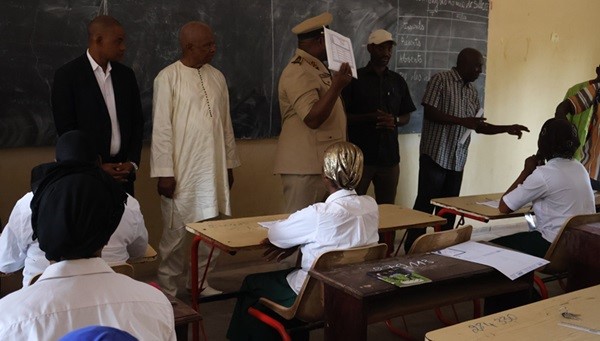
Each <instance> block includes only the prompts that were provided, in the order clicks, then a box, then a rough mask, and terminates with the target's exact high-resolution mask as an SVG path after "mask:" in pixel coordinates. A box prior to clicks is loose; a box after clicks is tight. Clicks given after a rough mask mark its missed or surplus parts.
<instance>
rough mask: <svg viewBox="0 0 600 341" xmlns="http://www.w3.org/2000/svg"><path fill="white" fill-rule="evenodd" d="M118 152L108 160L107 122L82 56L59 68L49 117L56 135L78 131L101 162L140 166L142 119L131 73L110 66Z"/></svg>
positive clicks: (137, 90)
mask: <svg viewBox="0 0 600 341" xmlns="http://www.w3.org/2000/svg"><path fill="white" fill-rule="evenodd" d="M111 66H112V70H111V78H112V84H113V89H114V93H115V105H116V109H117V119H118V121H119V128H120V131H121V149H120V150H119V153H118V154H117V155H115V156H114V157H111V156H110V138H111V134H112V133H111V122H110V116H109V114H108V109H107V107H106V103H105V102H104V97H103V96H102V92H101V91H100V87H99V86H98V82H97V81H96V77H95V76H94V72H93V70H92V66H91V64H90V61H89V60H88V58H87V55H86V54H84V55H83V56H81V57H79V58H77V59H75V60H73V61H71V62H69V63H67V64H65V65H63V66H62V67H60V68H59V69H58V70H56V73H55V74H54V84H53V86H52V114H53V115H54V124H55V125H56V130H57V132H58V135H59V136H60V135H62V134H64V133H65V132H67V131H70V130H75V129H77V130H82V131H84V132H85V133H87V134H89V136H91V137H92V138H93V140H94V141H95V142H96V148H97V150H98V153H99V154H100V155H101V156H102V162H125V161H133V162H135V163H136V164H137V165H139V164H140V154H141V151H142V138H143V128H144V122H143V120H144V119H143V115H142V103H141V100H140V91H139V88H138V84H137V80H136V78H135V74H134V72H133V70H132V69H130V68H128V67H127V66H125V65H123V64H120V63H118V62H111Z"/></svg>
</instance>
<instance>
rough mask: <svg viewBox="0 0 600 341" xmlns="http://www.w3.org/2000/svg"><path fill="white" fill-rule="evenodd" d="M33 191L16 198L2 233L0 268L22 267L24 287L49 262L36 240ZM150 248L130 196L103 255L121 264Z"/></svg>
mask: <svg viewBox="0 0 600 341" xmlns="http://www.w3.org/2000/svg"><path fill="white" fill-rule="evenodd" d="M32 198H33V193H32V192H29V193H27V194H25V195H24V196H23V197H22V198H21V199H19V201H17V203H16V205H15V207H14V208H13V210H12V212H11V214H10V217H9V218H8V223H7V224H6V226H5V227H4V230H3V231H2V233H1V234H0V271H1V272H4V273H9V272H15V271H18V270H19V269H21V268H23V286H24V287H26V286H28V285H29V281H30V280H31V278H32V277H33V276H35V275H37V274H40V273H42V272H43V271H44V269H46V268H47V267H48V265H49V264H50V263H49V262H48V260H47V259H46V254H45V253H44V251H42V250H40V246H39V243H38V241H37V240H35V241H34V240H33V239H32V236H33V228H32V227H31V208H30V207H29V204H30V203H31V199H32ZM147 247H148V231H147V230H146V225H145V224H144V217H143V216H142V212H141V211H140V204H139V203H138V201H137V200H136V199H135V198H134V197H132V196H130V195H127V204H126V205H125V211H124V212H123V217H122V218H121V222H119V225H118V226H117V229H116V230H115V232H114V233H113V235H112V236H111V237H110V240H109V241H108V244H107V245H106V246H105V247H104V249H103V250H102V258H103V259H104V260H105V261H106V262H107V263H109V264H118V263H123V262H125V261H127V259H129V258H137V257H141V256H143V255H144V254H145V253H146V248H147Z"/></svg>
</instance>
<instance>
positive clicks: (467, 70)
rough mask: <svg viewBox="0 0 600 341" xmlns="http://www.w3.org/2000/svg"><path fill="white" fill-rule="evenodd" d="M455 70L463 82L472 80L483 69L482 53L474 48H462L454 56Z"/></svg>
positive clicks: (477, 76)
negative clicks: (456, 55) (455, 56)
mask: <svg viewBox="0 0 600 341" xmlns="http://www.w3.org/2000/svg"><path fill="white" fill-rule="evenodd" d="M456 70H457V71H458V73H459V74H460V76H461V77H462V79H463V81H464V82H465V83H470V82H474V81H475V80H476V79H477V78H479V75H480V74H481V72H482V70H483V55H482V54H481V52H479V51H477V50H475V49H474V48H470V47H467V48H465V49H462V50H461V51H460V53H459V54H458V57H457V58H456Z"/></svg>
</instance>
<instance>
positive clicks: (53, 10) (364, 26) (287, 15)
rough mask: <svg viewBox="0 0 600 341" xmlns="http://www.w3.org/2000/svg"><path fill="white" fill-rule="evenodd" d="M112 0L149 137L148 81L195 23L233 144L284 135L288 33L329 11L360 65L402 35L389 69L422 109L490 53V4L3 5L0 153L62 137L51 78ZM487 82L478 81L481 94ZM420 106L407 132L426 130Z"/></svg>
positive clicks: (449, 0) (16, 0)
mask: <svg viewBox="0 0 600 341" xmlns="http://www.w3.org/2000/svg"><path fill="white" fill-rule="evenodd" d="M101 3H108V6H107V10H108V14H110V15H112V16H114V17H116V18H117V19H118V20H120V21H121V23H122V24H123V26H124V28H125V30H126V32H127V52H126V53H125V60H124V64H126V65H129V66H131V67H132V68H133V69H134V71H135V72H136V76H137V80H138V83H139V86H140V92H141V97H142V106H143V110H144V117H145V121H146V122H145V124H144V135H145V138H146V139H149V138H150V132H151V130H152V122H151V120H152V119H151V117H152V114H151V111H152V108H151V107H152V84H153V79H154V77H155V76H156V75H157V73H158V72H159V71H160V70H161V69H162V68H164V67H165V66H167V65H169V64H170V63H173V62H174V61H175V60H177V59H178V58H179V54H180V53H179V47H178V43H177V34H178V33H177V32H178V30H179V28H180V27H181V26H182V25H183V24H185V23H186V22H188V21H190V20H201V21H205V22H207V23H209V24H210V25H211V26H212V28H213V30H214V32H215V34H216V36H217V46H218V50H217V54H216V55H215V59H214V60H213V62H212V63H213V64H214V66H216V67H217V68H218V69H219V70H221V71H222V72H223V74H224V75H225V78H226V79H227V84H228V87H229V98H230V104H231V105H230V107H231V116H232V121H233V126H234V131H235V136H236V137H237V138H249V139H256V138H265V137H272V136H276V135H278V134H279V131H280V126H281V119H280V113H279V104H278V98H277V97H278V96H277V84H278V79H279V76H280V75H281V72H282V71H283V68H284V67H285V66H286V65H287V64H288V63H289V61H290V58H291V57H292V55H293V53H294V50H295V48H296V46H297V39H296V37H295V36H294V35H293V34H292V33H291V32H290V30H291V28H292V27H293V26H295V25H296V24H297V23H299V22H301V21H302V20H304V19H306V18H307V17H309V16H310V15H315V14H318V13H321V12H323V11H330V12H332V13H333V16H334V21H333V23H332V28H333V29H334V30H335V31H337V32H339V33H341V34H344V35H346V36H348V37H350V38H351V39H352V42H353V46H354V54H355V57H356V62H357V65H358V66H359V67H361V66H364V65H366V64H367V62H368V61H369V55H368V52H367V50H366V48H365V46H366V43H367V38H368V36H369V33H370V32H371V31H372V30H374V29H379V28H384V29H386V30H388V31H390V32H391V33H392V35H393V36H394V39H395V40H396V43H397V45H396V51H395V55H394V58H392V59H391V60H390V65H389V68H390V69H392V70H394V71H396V72H398V73H400V74H402V75H403V76H405V78H406V81H407V83H408V87H409V89H410V92H411V95H412V98H413V101H414V103H416V104H418V103H420V102H421V99H422V98H423V93H424V91H425V86H426V85H427V82H428V80H429V79H430V78H431V76H432V75H433V74H435V73H437V72H440V71H444V70H448V69H449V68H451V67H452V66H454V64H455V60H456V56H457V54H458V52H459V51H460V50H461V49H462V48H464V47H473V48H476V49H478V50H480V51H481V52H482V53H483V55H484V56H485V55H486V51H487V20H488V12H489V1H488V0H402V1H400V0H381V1H364V0H331V1H319V2H316V1H313V2H305V1H295V0H279V1H275V0H270V1H244V0H233V1H208V2H198V1H192V0H173V1H159V0H131V1H111V2H109V1H105V2H100V1H95V2H92V1H74V2H73V1H60V0H46V1H33V0H3V1H1V2H0V13H2V14H3V15H2V18H3V20H1V21H0V29H4V30H3V31H7V32H10V34H3V35H0V55H3V56H4V60H6V61H7V62H6V63H2V64H0V73H1V74H2V75H3V76H2V77H1V78H0V103H2V106H0V146H1V147H18V146H38V145H50V144H53V143H54V141H55V140H56V132H55V130H54V123H53V120H52V114H51V106H50V89H51V85H52V79H53V75H54V71H55V70H56V69H57V68H58V67H59V66H61V65H62V64H64V63H66V62H68V61H69V60H72V59H74V58H76V57H78V56H80V55H82V54H83V53H84V52H85V48H86V32H85V27H86V24H87V23H88V22H89V21H90V20H91V19H92V18H93V17H94V16H95V15H97V14H98V13H99V10H100V7H101V6H102V4H101ZM484 84H485V75H482V76H481V77H480V79H479V80H478V81H477V82H476V83H475V86H476V87H477V89H478V91H479V95H480V98H483V96H484V94H483V85H484ZM422 119H423V116H422V107H421V106H420V105H417V111H416V112H414V113H413V114H412V115H411V120H410V123H409V124H408V125H406V126H404V127H402V128H401V130H400V131H401V133H418V132H420V131H421V125H422Z"/></svg>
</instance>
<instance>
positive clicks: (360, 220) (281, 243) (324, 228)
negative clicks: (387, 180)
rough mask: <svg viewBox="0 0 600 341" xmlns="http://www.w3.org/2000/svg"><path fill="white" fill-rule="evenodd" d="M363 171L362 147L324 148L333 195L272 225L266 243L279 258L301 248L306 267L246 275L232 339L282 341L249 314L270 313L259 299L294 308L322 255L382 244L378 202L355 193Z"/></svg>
mask: <svg viewBox="0 0 600 341" xmlns="http://www.w3.org/2000/svg"><path fill="white" fill-rule="evenodd" d="M362 169H363V155H362V152H361V150H360V149H359V148H358V147H357V146H355V145H353V144H351V143H349V142H337V143H335V144H333V145H331V146H329V147H328V148H327V149H326V150H325V155H324V166H323V182H324V184H325V187H326V188H327V190H328V191H329V193H330V195H329V197H328V198H327V200H326V201H325V202H324V203H317V204H314V205H310V206H308V207H306V208H304V209H302V210H300V211H297V212H296V213H294V214H292V215H290V216H289V218H288V219H286V220H282V221H277V222H273V224H272V225H271V226H270V227H269V232H268V237H269V238H268V240H266V242H269V243H270V244H271V245H270V249H269V250H267V252H265V255H270V256H272V257H273V258H277V259H278V260H281V258H285V256H286V255H287V256H289V254H290V253H288V252H287V251H289V249H290V248H294V247H298V246H299V247H300V251H301V252H302V267H301V268H300V269H287V270H282V271H275V272H268V273H261V274H253V275H250V276H248V277H246V279H244V282H243V284H242V287H241V289H240V294H239V296H238V301H237V303H236V306H235V309H234V311H233V316H232V317H231V323H230V324H229V330H228V332H227V338H228V339H230V340H268V339H273V340H279V339H280V338H279V335H278V334H277V333H276V332H275V331H274V330H272V329H271V328H270V327H268V326H267V325H265V324H262V323H259V321H257V320H256V319H255V318H254V317H252V316H250V315H249V314H248V312H247V311H248V308H249V307H251V306H254V307H255V308H257V309H260V310H263V311H266V310H265V309H263V308H262V307H261V306H260V305H258V304H257V302H258V299H259V298H260V297H266V298H269V299H270V300H272V301H274V302H277V303H279V304H282V305H285V306H291V305H292V304H293V303H294V301H295V299H296V296H297V294H298V292H299V291H300V289H301V288H302V285H303V284H304V281H305V280H306V279H307V277H308V270H309V269H310V268H311V266H312V264H313V262H314V261H315V260H316V259H317V258H318V257H319V256H320V255H321V254H323V253H325V252H327V251H331V250H336V249H348V248H353V247H359V246H366V245H371V244H375V243H377V241H378V240H379V235H378V233H377V232H378V225H379V212H378V207H377V203H376V202H375V200H374V199H373V198H371V197H369V196H366V195H364V196H359V195H357V194H356V192H355V191H354V188H355V187H356V185H357V184H358V182H359V180H360V178H361V176H362ZM285 249H288V250H285ZM282 256H283V257H282ZM285 322H286V323H287V322H289V321H285Z"/></svg>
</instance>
